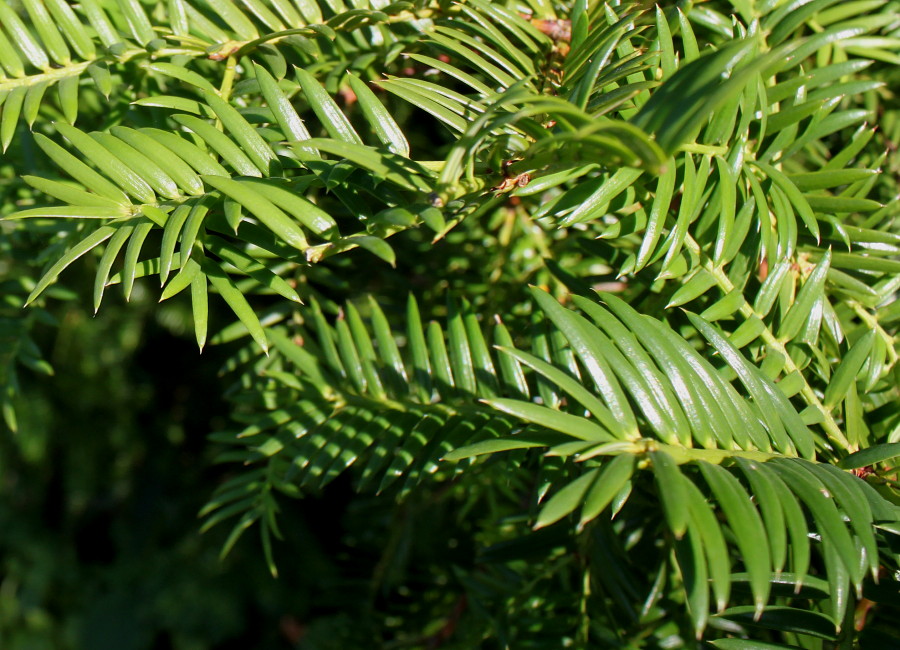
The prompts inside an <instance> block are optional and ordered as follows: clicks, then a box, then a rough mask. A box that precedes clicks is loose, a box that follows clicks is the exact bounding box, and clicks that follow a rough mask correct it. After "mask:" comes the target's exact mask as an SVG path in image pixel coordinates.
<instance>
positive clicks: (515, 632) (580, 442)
mask: <svg viewBox="0 0 900 650" xmlns="http://www.w3.org/2000/svg"><path fill="white" fill-rule="evenodd" d="M898 63H900V4H898V2H896V0H873V1H860V2H839V1H837V0H731V1H730V2H728V1H725V0H715V1H710V2H699V1H698V2H690V1H682V2H668V3H662V4H661V5H659V6H655V5H651V4H649V3H637V4H634V3H627V2H609V3H600V2H587V1H584V0H581V1H576V2H548V1H547V0H521V1H518V2H516V1H503V2H487V1H485V0H462V1H460V2H448V1H445V0H437V1H428V0H416V1H410V2H393V3H389V2H388V1H387V0H371V1H369V0H352V1H351V0H347V1H346V2H345V1H344V0H241V1H238V0H196V1H193V0H192V1H188V0H166V1H162V0H158V1H150V0H80V1H79V2H75V3H69V2H64V1H63V0H20V1H17V0H0V102H2V106H0V144H2V147H3V150H4V151H5V154H4V159H3V169H4V187H3V189H2V192H3V195H2V196H3V205H2V215H3V217H4V219H5V221H4V223H3V226H2V227H3V230H2V233H3V235H2V236H3V237H4V239H3V246H4V247H5V253H8V254H9V255H13V254H14V253H15V252H16V250H20V249H22V248H23V247H24V246H25V243H24V242H26V241H34V240H35V238H39V241H40V242H41V244H40V248H39V249H40V250H42V251H44V252H43V253H42V255H41V256H40V257H39V258H37V259H36V260H31V263H32V265H33V266H31V267H28V266H27V264H28V262H25V263H24V264H18V265H3V266H0V274H4V279H6V280H8V286H9V287H11V289H10V291H9V292H8V294H7V295H8V297H9V301H8V302H9V304H8V305H6V306H4V308H3V309H4V310H5V311H4V320H3V323H4V330H3V331H2V335H3V336H4V341H5V342H4V346H5V347H4V349H3V356H2V357H0V361H2V364H3V366H2V373H3V374H0V380H2V381H3V387H4V391H5V393H4V397H3V399H4V415H5V417H6V421H7V424H8V426H9V427H10V428H13V429H14V428H15V427H16V419H15V417H16V416H15V409H14V405H15V399H16V386H17V385H18V380H17V374H16V373H17V372H18V370H17V369H16V368H17V365H19V364H22V365H24V366H26V367H28V368H31V369H32V370H37V371H45V372H46V371H48V367H47V365H46V362H44V361H42V359H41V356H40V351H39V349H38V348H37V346H35V345H34V342H33V341H32V340H31V338H30V336H31V335H30V331H31V323H32V322H33V321H34V319H35V316H34V314H36V313H38V314H39V313H41V312H40V311H35V310H36V309H38V310H44V309H48V308H50V306H51V305H52V302H53V301H52V300H51V298H52V292H54V291H57V292H60V291H61V289H60V286H61V285H59V284H56V283H57V281H58V280H60V281H61V282H62V283H63V284H65V283H66V277H67V275H66V273H64V271H66V270H67V269H68V268H69V267H70V266H71V267H73V269H74V268H75V267H78V266H79V265H82V264H89V265H90V268H91V273H92V275H93V277H94V280H93V287H92V291H93V307H94V310H97V309H98V308H100V306H101V302H102V301H103V300H104V299H106V300H110V298H112V300H119V298H118V297H114V296H112V294H114V293H116V292H121V295H122V296H124V298H125V300H128V299H129V297H130V296H132V294H133V293H134V292H135V291H136V290H137V287H139V286H142V287H143V288H142V289H141V290H142V291H156V290H157V288H156V283H159V284H160V285H161V288H160V289H159V290H158V291H159V295H158V297H159V299H160V300H162V301H185V304H189V305H190V310H191V313H192V323H193V332H194V335H195V337H196V341H197V344H198V345H199V347H200V349H201V350H202V349H203V348H204V346H206V345H209V344H217V345H223V346H228V349H229V350H230V351H231V353H232V354H231V356H230V358H229V360H228V361H227V363H226V364H225V367H224V369H223V380H222V391H223V393H225V394H226V395H227V396H228V398H229V399H230V404H231V406H232V409H231V413H230V414H229V418H230V420H229V421H230V424H229V425H228V426H224V427H223V428H222V430H220V431H216V432H212V433H211V434H210V436H209V440H210V443H211V444H217V445H222V448H223V450H224V451H223V455H222V458H221V460H222V461H223V462H225V463H229V464H230V467H231V471H230V473H229V474H228V475H227V477H226V479H224V480H223V481H221V482H220V483H219V484H218V485H217V486H216V487H215V489H214V491H213V490H212V489H211V490H210V495H209V499H208V504H207V505H206V507H205V508H203V510H202V513H201V515H202V517H203V521H204V523H203V525H202V528H203V529H204V530H206V529H210V528H216V529H218V528H219V527H228V530H229V531H230V534H228V536H227V538H226V539H225V542H224V549H223V551H224V552H225V553H227V552H228V551H229V550H230V549H231V548H232V547H233V546H234V545H235V543H236V542H237V541H238V539H239V538H241V535H242V533H244V532H245V531H248V530H251V531H256V532H257V533H258V534H259V535H260V538H261V550H260V552H261V553H262V554H264V556H265V558H266V561H267V563H268V565H269V567H270V570H271V571H272V573H276V572H277V567H278V566H279V565H280V564H282V563H285V562H293V561H296V559H295V558H293V557H291V555H290V553H289V550H288V549H287V548H285V545H279V544H278V543H277V542H275V541H274V540H273V537H274V538H278V537H280V536H281V533H280V525H281V524H280V521H281V518H282V517H283V516H287V515H279V508H281V507H283V504H284V503H285V502H286V501H287V500H288V499H291V498H301V499H302V498H303V497H304V496H306V495H311V494H319V493H320V492H321V491H322V490H324V491H325V493H327V492H328V485H329V483H331V482H332V481H334V480H335V479H338V478H340V479H341V481H349V482H350V483H352V485H353V486H354V488H355V489H356V490H358V492H359V494H360V496H359V497H358V498H359V503H360V504H362V503H372V502H373V501H370V499H371V498H372V497H371V496H367V495H377V497H376V498H375V501H374V502H377V503H379V504H388V506H389V508H388V510H389V511H390V512H393V513H394V514H393V515H391V516H393V517H395V519H394V520H393V523H392V524H391V525H390V526H388V530H389V533H388V542H386V544H387V546H386V548H385V550H384V555H383V556H382V558H381V561H379V563H378V564H377V566H375V567H374V569H373V568H371V567H370V568H369V569H367V570H365V571H362V573H361V575H362V576H363V579H365V580H367V581H368V584H369V587H366V588H364V589H369V590H371V591H372V593H376V592H377V593H381V594H388V595H390V594H392V593H398V594H400V595H401V596H403V598H401V599H400V600H401V601H403V602H405V603H406V605H405V606H399V605H397V603H396V602H392V604H391V605H390V607H389V608H388V607H387V606H385V607H386V608H387V609H390V610H391V612H392V614H391V616H388V614H387V613H386V612H387V609H385V610H383V611H382V610H379V609H378V607H380V605H378V604H370V607H371V608H374V609H369V610H367V611H368V612H369V613H368V616H369V618H368V619H366V620H367V621H368V623H367V625H369V626H370V627H369V628H366V629H367V630H368V631H367V632H366V633H367V634H376V635H377V638H379V639H380V640H381V641H379V642H380V643H383V644H384V647H401V646H404V647H417V648H418V647H421V648H426V647H429V648H430V647H447V648H451V647H452V648H473V647H486V648H560V647H577V648H589V647H596V648H607V647H621V648H638V647H640V648H644V647H646V648H682V647H684V648H698V647H710V646H711V647H716V648H723V649H726V650H728V649H730V650H737V649H741V650H751V649H757V650H761V649H764V648H806V649H809V650H820V649H826V648H829V649H830V648H856V647H863V648H867V647H868V648H887V647H900V637H897V636H896V632H895V630H896V628H895V627H894V625H895V621H896V620H897V619H896V616H897V614H898V610H897V606H898V597H897V588H898V584H900V579H898V568H900V567H898V558H900V556H898V552H900V499H898V497H900V493H898V491H897V480H898V479H897V471H896V469H895V465H894V464H895V462H896V460H895V459H896V458H897V457H898V456H900V409H898V408H897V403H898V365H897V344H896V331H897V324H898V321H900V308H898V304H900V303H898V301H896V294H897V289H898V286H900V261H898V258H897V253H898V251H900V234H898V227H897V218H896V217H897V214H898V205H900V203H898V198H897V197H898V192H897V177H898V169H900V164H898V159H897V156H896V144H897V142H898V141H900V120H898V115H900V111H898V105H897V99H896V91H897V88H898V73H897V70H898V69H900V68H898ZM76 261H77V263H76ZM77 289H78V287H76V290H77ZM22 304H24V305H26V306H28V309H27V310H25V311H22V310H20V309H19V308H20V307H21V305H22ZM164 304H167V303H164ZM216 316H217V317H218V320H216ZM207 356H208V355H207ZM196 363H198V364H202V363H204V356H199V357H198V358H197V361H196ZM438 510H439V511H440V512H442V513H444V515H443V516H444V519H443V520H442V521H443V523H442V526H443V527H444V528H443V529H442V530H443V532H442V533H441V535H440V536H439V537H438V538H437V539H435V538H434V537H433V536H434V533H435V532H436V531H431V532H430V533H428V534H426V533H423V532H422V529H421V527H416V526H414V525H413V524H410V523H409V522H411V521H416V520H417V517H418V518H419V519H418V521H424V519H422V518H423V517H427V516H428V513H429V511H434V512H437V511H438ZM417 536H422V538H421V539H420V540H419V541H417ZM424 539H428V540H430V541H429V542H428V548H427V549H425V550H422V546H417V544H419V543H420V542H421V541H422V540H424ZM461 539H462V540H464V541H463V543H462V544H463V547H465V548H466V549H469V551H468V554H462V555H461V554H460V553H459V552H456V551H452V549H454V548H457V547H459V545H460V543H461V542H460V540H461ZM243 543H244V542H242V544H243ZM448 545H449V546H448ZM404 548H406V549H409V548H419V551H418V555H416V556H415V557H412V556H404V555H403V553H404V552H405V551H403V550H402V549H404ZM326 550H327V549H326ZM416 558H418V559H416ZM409 594H412V596H410V595H409ZM404 598H405V599H406V600H404ZM379 612H380V613H379ZM391 621H392V622H391ZM398 621H399V622H398ZM892 628H893V629H894V631H892ZM373 629H374V630H375V632H372V630H373ZM347 634H352V633H351V632H347ZM348 638H351V637H348ZM344 644H345V645H343V647H373V646H371V645H369V646H366V645H365V643H364V642H362V641H359V640H356V641H354V640H346V641H344ZM354 644H358V645H354ZM359 644H362V645H359ZM391 644H393V645H391ZM860 644H861V645H860ZM304 647H305V646H304ZM309 647H312V646H309ZM315 647H326V646H324V645H323V646H315Z"/></svg>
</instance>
